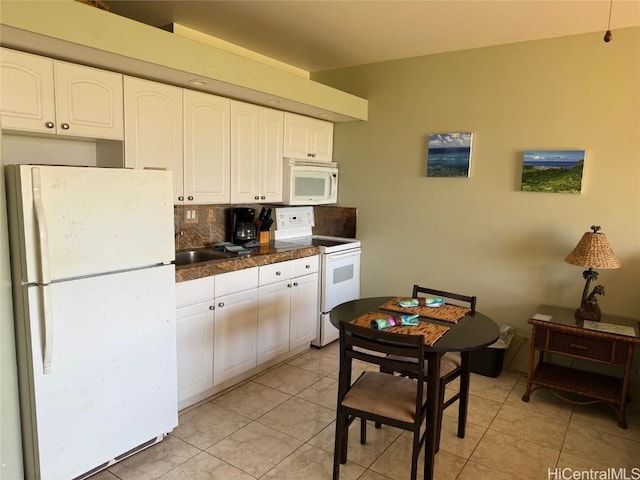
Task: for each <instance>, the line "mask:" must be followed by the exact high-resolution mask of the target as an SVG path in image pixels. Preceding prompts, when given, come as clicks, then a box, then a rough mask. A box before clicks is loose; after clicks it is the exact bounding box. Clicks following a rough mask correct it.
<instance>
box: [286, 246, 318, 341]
mask: <svg viewBox="0 0 640 480" xmlns="http://www.w3.org/2000/svg"><path fill="white" fill-rule="evenodd" d="M316 265H317V257H316ZM292 284H293V288H292V289H291V324H290V332H289V348H290V349H291V350H293V349H294V348H297V347H300V346H302V345H309V344H310V343H311V340H313V339H314V338H316V331H317V328H318V320H319V317H320V311H319V308H318V272H317V267H316V272H315V273H312V274H308V275H304V276H301V277H294V278H293V281H292Z"/></svg>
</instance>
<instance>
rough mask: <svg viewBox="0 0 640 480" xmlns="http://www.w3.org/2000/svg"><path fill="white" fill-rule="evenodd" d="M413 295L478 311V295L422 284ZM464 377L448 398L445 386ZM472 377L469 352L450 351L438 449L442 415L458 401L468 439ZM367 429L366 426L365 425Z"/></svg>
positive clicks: (443, 373)
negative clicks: (437, 298)
mask: <svg viewBox="0 0 640 480" xmlns="http://www.w3.org/2000/svg"><path fill="white" fill-rule="evenodd" d="M411 296H412V298H418V297H420V296H423V297H424V296H429V297H442V298H444V299H445V302H446V303H449V304H456V305H460V306H463V307H467V308H469V310H471V313H475V311H476V301H477V297H476V296H469V295H462V294H459V293H453V292H445V291H444V290H435V289H433V288H427V287H421V286H419V285H414V286H413V292H412V295H411ZM427 365H428V364H427V362H426V361H425V362H424V372H425V375H426V372H427ZM381 371H384V372H386V373H393V371H391V370H387V369H383V370H381ZM395 372H397V373H400V374H402V375H407V376H412V372H410V371H409V372H403V371H400V370H395ZM458 377H460V388H459V389H458V391H457V392H456V393H455V394H453V395H452V396H451V397H449V398H448V399H446V400H445V387H446V386H447V384H449V383H451V382H452V381H453V380H455V379H456V378H458ZM470 377H471V370H470V364H469V352H464V353H463V354H460V353H454V352H446V353H445V354H444V355H442V359H441V360H440V401H439V406H438V426H437V428H438V433H437V439H438V441H437V445H436V451H437V449H439V447H440V432H441V431H442V415H443V412H444V409H445V408H447V407H449V406H451V405H452V404H454V403H455V402H456V401H457V402H458V437H459V438H464V435H465V430H466V425H467V406H468V403H469V378H470ZM379 427H380V424H379V423H376V428H379ZM361 428H362V429H363V430H365V435H366V425H363V426H362V427H361Z"/></svg>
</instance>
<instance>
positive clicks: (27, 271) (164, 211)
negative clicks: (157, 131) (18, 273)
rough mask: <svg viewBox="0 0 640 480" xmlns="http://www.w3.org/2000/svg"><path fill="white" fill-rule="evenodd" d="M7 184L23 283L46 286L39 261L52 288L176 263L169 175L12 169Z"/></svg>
mask: <svg viewBox="0 0 640 480" xmlns="http://www.w3.org/2000/svg"><path fill="white" fill-rule="evenodd" d="M7 178H8V183H9V184H10V185H9V186H8V190H9V194H8V196H9V201H10V208H11V209H12V210H14V209H16V208H17V210H16V211H13V212H11V215H10V216H11V218H12V224H11V228H12V230H13V229H18V231H19V233H20V242H21V245H20V248H19V250H20V251H22V258H20V263H21V269H22V278H23V280H25V281H27V282H30V283H47V280H49V279H44V278H42V274H41V271H40V270H41V265H40V263H41V262H40V259H41V258H42V259H48V274H49V276H50V280H51V281H56V280H61V279H68V278H77V277H82V276H88V275H95V274H99V273H106V272H114V271H120V270H127V269H132V268H138V267H142V266H148V265H155V264H159V263H163V262H170V261H172V260H173V258H174V237H173V179H172V174H171V172H165V171H157V170H127V169H118V168H89V167H60V166H45V165H15V166H13V165H12V166H10V167H9V169H8V170H7ZM34 179H35V180H36V182H37V183H39V186H38V185H37V184H34ZM34 192H35V195H34ZM38 196H40V197H41V200H42V202H41V208H40V209H36V208H35V206H36V205H37V204H38V203H39V202H38V201H37V200H38ZM34 200H35V202H34ZM15 204H17V205H15ZM37 215H38V216H37ZM43 228H44V230H43ZM43 232H44V235H43ZM15 250H16V249H14V251H15ZM16 260H17V259H16Z"/></svg>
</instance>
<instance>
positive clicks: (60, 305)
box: [17, 265, 178, 479]
mask: <svg viewBox="0 0 640 480" xmlns="http://www.w3.org/2000/svg"><path fill="white" fill-rule="evenodd" d="M174 275H175V267H174V266H173V265H165V266H158V267H154V268H147V269H141V270H135V271H128V272H123V273H117V274H112V275H101V276H97V277H91V278H85V279H78V280H73V281H69V282H61V283H54V284H52V285H51V286H50V288H51V299H52V316H53V317H52V324H53V329H54V334H53V350H52V369H51V373H50V374H48V375H44V374H43V373H42V361H43V360H42V359H43V353H42V340H43V339H42V335H41V318H40V309H41V302H40V301H41V298H40V292H41V289H40V287H38V286H30V287H26V286H25V287H23V292H24V293H26V295H27V299H28V311H27V312H25V315H30V318H29V319H26V320H25V319H24V318H23V319H18V321H19V322H26V323H23V324H22V325H23V327H24V328H23V333H22V335H19V336H18V345H17V347H18V348H19V349H20V348H25V349H26V352H22V353H23V355H24V356H22V357H21V358H26V362H25V363H31V365H30V367H31V368H28V367H27V366H25V365H24V364H22V365H21V368H22V371H21V375H22V376H21V381H26V378H25V376H24V373H25V372H26V371H28V372H29V373H28V375H29V376H30V379H31V381H30V382H29V383H30V385H29V387H30V394H29V395H30V396H31V398H30V401H29V402H27V401H26V399H25V398H24V395H22V396H21V397H22V398H21V400H22V402H23V408H25V407H27V408H28V406H29V404H31V407H30V408H31V410H30V412H28V411H24V412H23V415H26V416H27V419H28V421H27V424H29V423H30V422H35V425H32V428H31V429H30V432H28V433H27V434H28V435H31V438H27V441H26V442H25V445H31V446H32V447H33V450H28V451H25V459H26V461H27V463H28V462H29V459H31V462H32V464H33V465H37V466H38V467H36V471H37V470H39V476H38V477H37V478H43V479H44V478H51V479H53V478H56V479H57V478H60V479H62V478H74V477H76V476H78V475H80V474H82V473H84V472H86V471H88V470H90V469H92V468H94V467H96V466H98V465H101V464H103V463H104V462H107V461H109V460H111V459H113V458H115V457H116V456H118V455H121V454H122V453H124V452H126V451H128V450H130V449H132V448H134V447H136V446H138V445H140V444H142V443H144V442H146V441H148V440H150V439H152V438H154V437H156V436H158V435H160V434H162V433H166V432H169V431H171V430H172V429H173V428H174V427H175V426H176V425H177V424H178V417H177V384H176V383H177V380H176V340H175V339H176V333H175V292H174V290H175V289H174ZM25 318H26V317H25ZM25 369H27V370H25ZM31 382H32V383H31ZM22 393H24V392H22ZM24 418H25V417H23V420H24Z"/></svg>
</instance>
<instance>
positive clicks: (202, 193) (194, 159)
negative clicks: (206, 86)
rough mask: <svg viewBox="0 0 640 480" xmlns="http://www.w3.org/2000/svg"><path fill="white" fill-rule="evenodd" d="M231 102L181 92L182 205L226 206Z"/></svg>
mask: <svg viewBox="0 0 640 480" xmlns="http://www.w3.org/2000/svg"><path fill="white" fill-rule="evenodd" d="M230 111H231V100H229V99H228V98H223V97H218V96H215V95H209V94H206V93H200V92H194V91H192V90H184V203H186V204H190V203H199V204H203V203H229V202H230V200H231V197H230V193H229V187H230V186H231V180H230V171H229V169H230V160H231V158H230V145H229V142H230V140H231V139H230V131H229V129H230V122H231V113H230Z"/></svg>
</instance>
